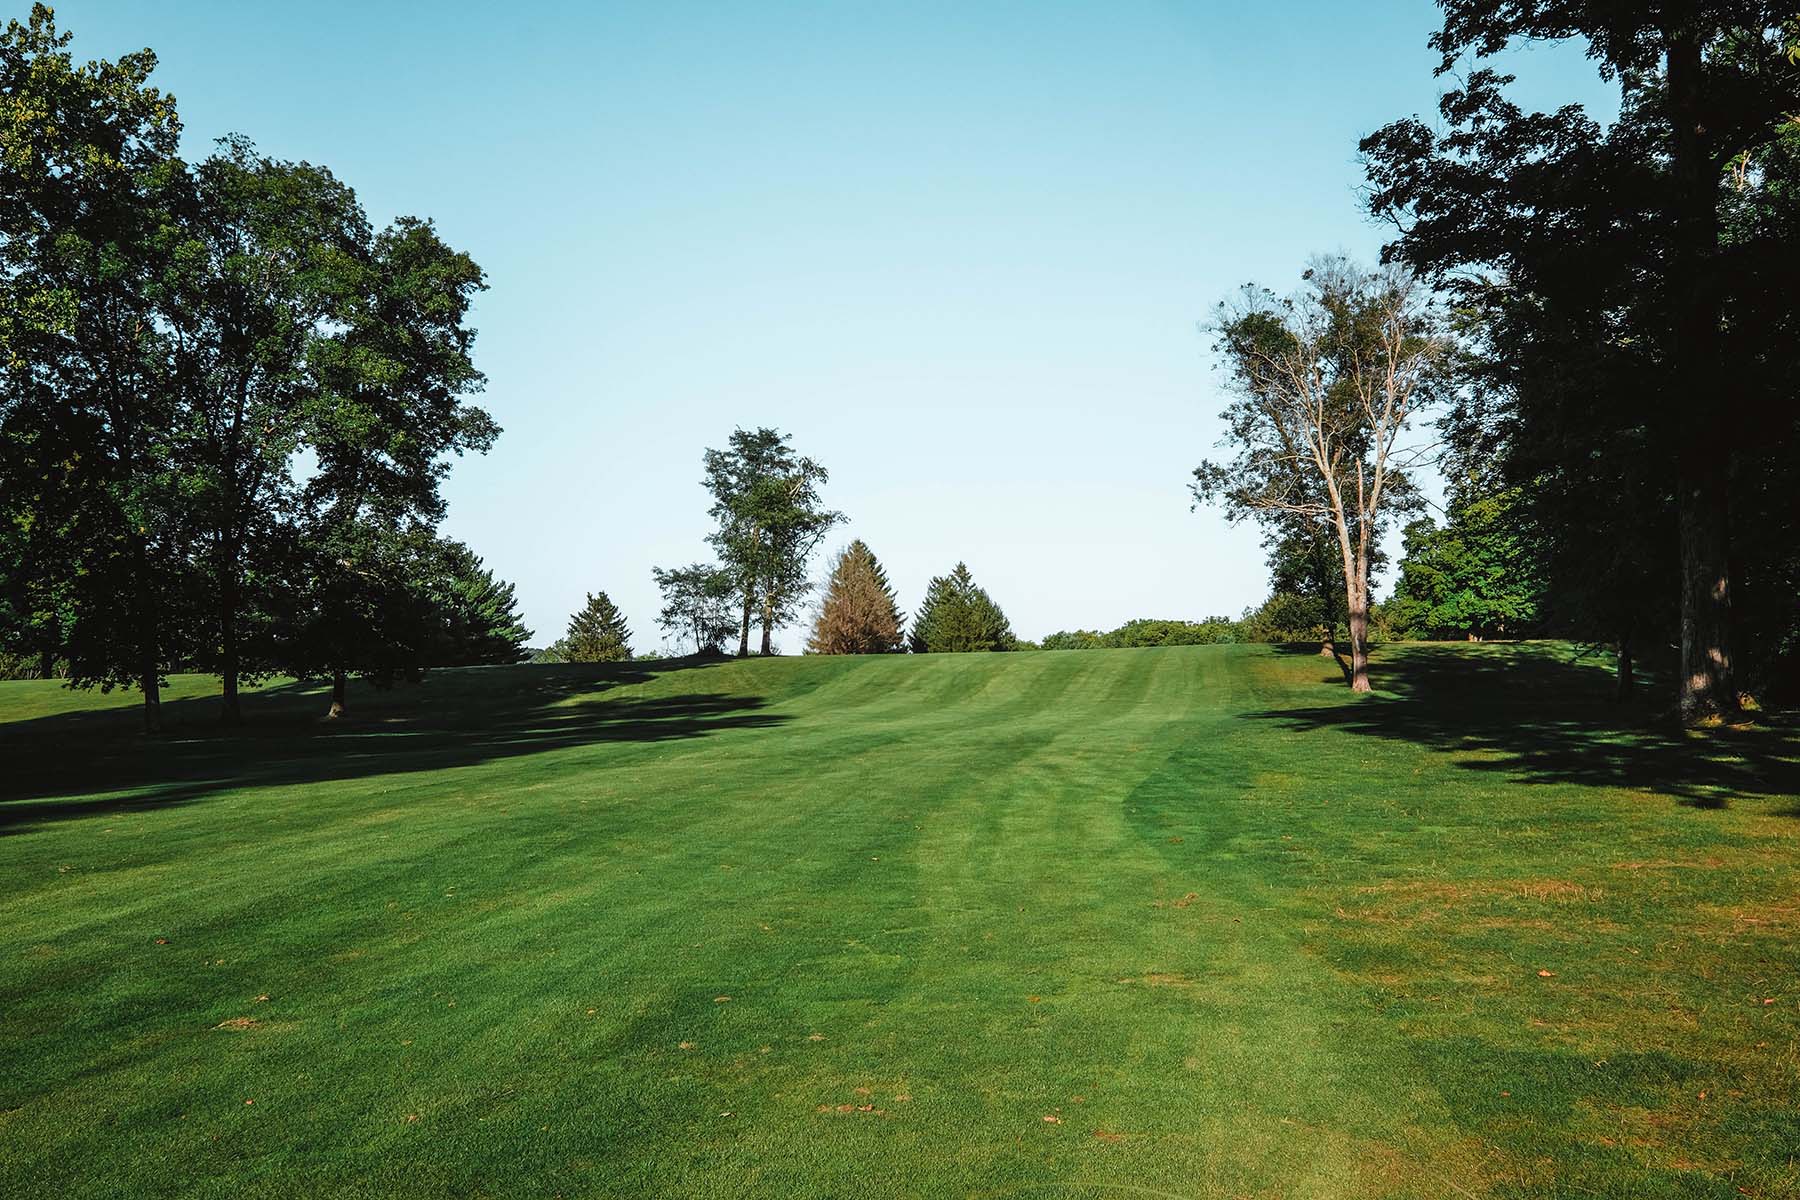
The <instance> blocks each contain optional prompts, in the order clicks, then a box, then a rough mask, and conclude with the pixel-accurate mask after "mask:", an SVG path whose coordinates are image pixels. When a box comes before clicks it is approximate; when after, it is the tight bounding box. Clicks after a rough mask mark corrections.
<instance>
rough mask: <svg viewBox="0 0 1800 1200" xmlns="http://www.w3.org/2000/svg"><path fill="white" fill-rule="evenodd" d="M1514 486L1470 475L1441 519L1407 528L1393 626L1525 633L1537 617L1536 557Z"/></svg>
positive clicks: (1419, 632) (1433, 634)
mask: <svg viewBox="0 0 1800 1200" xmlns="http://www.w3.org/2000/svg"><path fill="white" fill-rule="evenodd" d="M1518 504H1519V493H1518V491H1517V490H1516V489H1512V488H1500V489H1486V488H1483V487H1481V486H1479V484H1478V483H1477V482H1476V481H1468V482H1467V483H1465V484H1464V485H1463V486H1461V487H1459V488H1458V489H1457V491H1456V493H1455V494H1454V495H1453V496H1452V497H1451V500H1450V503H1449V505H1448V507H1447V509H1446V511H1445V520H1444V524H1443V525H1442V526H1439V525H1438V524H1436V523H1435V522H1434V521H1432V520H1431V518H1429V517H1422V518H1420V519H1419V520H1417V521H1414V522H1413V523H1412V524H1410V525H1408V526H1407V527H1406V540H1405V554H1404V556H1403V557H1402V558H1401V561H1400V578H1399V581H1398V582H1397V583H1396V584H1395V587H1394V595H1393V598H1392V599H1391V600H1389V601H1388V602H1387V603H1386V604H1385V605H1384V607H1383V611H1384V612H1385V613H1386V614H1387V617H1388V621H1389V623H1390V625H1392V626H1394V627H1395V628H1396V629H1397V630H1399V631H1400V632H1402V633H1403V634H1406V635H1411V636H1421V637H1429V638H1444V637H1466V638H1469V639H1471V640H1481V639H1484V638H1490V637H1506V636H1512V637H1519V636H1521V634H1522V633H1524V632H1525V631H1526V630H1527V629H1529V628H1530V627H1531V626H1532V625H1533V623H1534V622H1535V621H1536V620H1537V616H1538V599H1539V596H1540V594H1541V591H1542V585H1541V582H1540V581H1539V579H1538V576H1537V569H1538V560H1537V557H1536V555H1535V553H1534V550H1535V548H1534V547H1533V546H1532V545H1531V543H1530V541H1529V540H1528V533H1527V531H1526V530H1525V529H1524V528H1522V527H1521V526H1520V524H1519V522H1518V521H1517V520H1516V516H1517V509H1518Z"/></svg>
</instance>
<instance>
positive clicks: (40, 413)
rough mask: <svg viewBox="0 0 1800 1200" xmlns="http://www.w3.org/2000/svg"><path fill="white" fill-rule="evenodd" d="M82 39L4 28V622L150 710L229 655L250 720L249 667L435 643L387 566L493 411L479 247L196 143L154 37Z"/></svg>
mask: <svg viewBox="0 0 1800 1200" xmlns="http://www.w3.org/2000/svg"><path fill="white" fill-rule="evenodd" d="M68 40H69V39H68V35H67V34H64V33H60V32H59V31H57V29H56V28H55V24H54V20H53V19H52V17H51V15H50V12H49V10H47V9H45V8H43V7H42V6H38V7H35V8H34V9H33V11H32V14H31V16H30V18H29V21H28V22H26V23H21V22H17V21H14V22H10V23H9V24H8V25H7V27H6V30H5V32H4V35H0V84H3V91H4V94H5V96H6V97H7V104H6V105H5V106H4V107H3V109H0V568H3V569H4V574H5V579H6V582H5V584H4V586H0V646H4V647H6V648H9V649H12V650H14V651H15V652H35V653H37V654H39V655H44V656H49V657H59V658H63V659H66V661H67V662H68V664H69V672H70V676H71V680H72V682H74V683H76V684H79V685H92V684H98V685H100V686H101V687H103V688H105V687H111V686H113V685H115V684H120V683H127V682H129V683H135V684H136V685H137V686H139V687H140V688H142V689H143V691H144V698H145V720H146V724H147V726H149V727H152V728H154V727H155V725H156V722H157V719H158V718H157V692H158V689H159V681H160V678H161V676H162V674H163V672H165V671H166V670H167V669H168V668H169V667H170V666H171V665H173V664H177V663H179V664H183V665H198V666H201V667H207V668H212V669H216V670H217V671H218V672H219V674H220V675H221V678H222V691H223V698H224V716H225V718H226V719H227V720H228V721H229V720H235V719H236V716H237V711H238V701H237V693H238V689H239V684H240V681H241V680H246V679H255V678H257V677H260V676H262V675H265V674H268V673H270V672H272V671H277V670H287V671H295V670H309V669H313V668H315V667H316V666H318V665H319V664H320V663H323V662H325V661H326V660H330V664H329V665H330V667H331V670H332V671H333V672H334V673H337V674H341V673H342V672H343V671H344V670H348V669H355V670H358V671H365V672H374V673H376V674H385V673H387V672H389V671H391V670H392V669H394V664H395V663H397V662H405V661H414V660H417V659H418V658H419V657H420V655H421V654H427V653H428V652H427V651H425V650H423V649H422V647H423V646H424V645H425V640H424V632H425V626H426V624H428V623H429V622H428V621H426V620H425V619H423V618H419V619H414V618H415V617H418V614H419V611H420V609H419V606H418V604H416V603H414V601H420V599H421V597H420V594H419V593H418V589H417V588H416V587H414V586H413V583H411V582H408V581H406V580H403V579H401V578H399V577H398V576H391V577H390V572H389V571H388V565H391V564H394V563H398V562H401V561H403V560H405V559H407V558H408V556H414V557H416V556H418V555H421V554H425V553H426V552H427V549H428V547H429V545H430V543H431V537H432V530H433V529H434V528H435V526H436V524H437V523H438V522H439V521H440V520H441V519H442V516H443V502H442V500H441V498H440V496H439V494H438V488H439V484H440V483H441V481H442V479H443V477H444V474H445V472H446V471H447V470H448V463H449V460H450V458H451V457H453V456H454V455H457V454H460V453H463V452H465V451H469V450H474V451H482V450H485V449H486V448H487V447H488V446H489V445H490V444H491V443H492V441H493V439H494V436H495V434H496V433H497V429H496V428H495V426H494V425H493V422H492V421H491V420H490V419H489V418H488V416H487V414H486V413H484V412H483V411H482V410H481V409H479V408H477V407H475V406H474V405H473V404H471V403H469V402H468V401H467V397H468V396H469V395H470V394H471V393H473V392H475V391H478V390H479V387H480V384H481V376H480V374H479V373H478V372H477V371H476V370H475V369H474V366H473V365H472V363H471V361H470V357H469V355H470V350H471V347H472V343H473V337H474V334H473V331H472V330H470V329H469V328H468V326H467V322H466V318H467V314H468V307H469V303H470V301H471V299H472V297H473V295H474V293H475V292H476V291H478V290H479V289H480V288H481V287H482V277H481V272H480V269H479V268H478V267H476V265H475V264H474V263H473V262H472V261H470V260H469V258H468V257H467V256H466V255H463V254H461V253H460V252H457V251H455V250H453V249H451V248H450V247H448V246H447V245H445V244H444V243H443V242H442V240H441V239H439V238H438V236H437V235H436V232H435V231H434V230H433V229H432V227H431V225H430V224H429V222H425V221H421V220H418V219H416V218H411V217H402V218H400V219H398V220H397V221H395V222H394V223H392V224H391V225H390V226H388V227H387V228H386V229H383V230H381V231H379V232H377V231H375V230H373V229H372V228H371V227H370V224H369V222H368V219H367V217H366V215H365V214H364V212H363V210H362V207H361V205H360V204H359V203H358V201H357V200H356V197H355V195H354V193H352V192H351V190H350V189H349V188H348V187H347V186H345V185H344V184H342V183H341V182H339V181H338V180H337V179H335V178H334V177H333V176H332V175H331V173H330V172H329V171H326V170H325V169H323V168H321V167H316V166H313V165H310V164H306V163H291V162H280V161H276V160H273V159H269V158H266V157H263V156H260V155H258V154H257V153H256V151H255V150H254V148H253V147H252V146H251V144H250V143H249V142H248V141H247V140H246V139H243V138H228V139H224V140H223V141H222V142H221V143H220V144H219V148H218V150H217V151H216V152H215V153H214V154H212V155H210V156H208V157H207V158H205V159H203V160H201V161H198V162H195V163H191V164H190V163H188V162H186V161H184V160H182V159H181V158H180V157H179V156H178V155H177V153H176V142H177V137H178V134H179V132H180V127H179V123H178V121H177V118H176V114H175V107H174V102H173V100H172V99H171V98H170V97H168V96H166V95H163V94H162V93H160V92H158V91H157V90H156V89H154V88H152V87H150V86H149V84H148V78H149V75H150V73H151V70H152V68H153V67H154V65H155V61H156V60H155V56H154V55H153V54H151V53H149V52H148V51H144V52H142V53H139V54H132V55H125V56H123V57H121V58H120V59H118V60H117V61H116V62H110V63H109V62H98V63H89V64H86V65H85V66H76V65H75V64H74V62H73V60H72V59H71V57H70V55H69V54H68V51H67V49H66V47H67V44H68ZM302 461H305V462H306V463H307V464H308V465H309V466H311V467H312V468H313V472H312V474H311V476H310V477H308V478H307V479H306V480H305V481H304V482H302V481H301V480H300V479H299V478H297V476H296V464H298V463H300V462H302ZM419 561H423V560H422V559H420V560H419ZM345 564H351V565H348V566H346V565H345ZM377 580H380V581H381V582H379V583H377V582H376V581H377ZM401 596H405V597H407V598H408V599H407V602H406V603H402V602H401V601H400V599H399V597H401ZM383 597H386V599H383ZM403 612H404V613H407V614H411V615H409V616H406V617H405V618H404V619H402V617H401V616H400V614H401V613H403ZM332 620H342V621H346V622H352V624H349V625H346V626H345V627H343V628H340V629H336V630H328V629H326V628H325V626H324V624H323V623H324V622H328V621H332ZM382 637H392V638H394V639H398V640H394V641H389V642H383V641H381V640H380V639H381V638H382ZM346 656H349V657H351V658H354V659H355V660H356V661H355V663H354V664H351V663H349V662H347V661H346ZM290 659H291V661H287V660H290Z"/></svg>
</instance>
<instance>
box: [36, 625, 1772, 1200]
mask: <svg viewBox="0 0 1800 1200" xmlns="http://www.w3.org/2000/svg"><path fill="white" fill-rule="evenodd" d="M1570 659H1571V655H1570V654H1569V652H1568V651H1566V650H1564V649H1561V648H1558V647H1554V646H1520V647H1514V646H1484V647H1470V648H1461V647H1456V648H1450V647H1428V646H1417V647H1394V648H1390V649H1389V650H1387V651H1385V652H1384V653H1383V654H1382V655H1381V656H1380V657H1379V658H1378V660H1377V672H1378V675H1377V678H1378V684H1379V686H1382V687H1384V688H1386V689H1387V691H1386V692H1384V693H1383V694H1380V695H1377V696H1375V697H1373V698H1369V699H1365V700H1362V701H1357V700H1354V699H1353V698H1352V697H1350V696H1349V695H1348V693H1347V692H1346V691H1345V690H1344V689H1343V688H1342V687H1341V686H1332V685H1330V684H1329V683H1328V682H1327V680H1328V678H1333V677H1335V676H1336V672H1335V670H1334V669H1332V668H1331V667H1329V665H1328V664H1322V663H1321V662H1320V661H1319V660H1318V659H1316V658H1314V657H1311V656H1308V655H1305V654H1296V653H1283V652H1282V651H1280V650H1278V649H1272V648H1266V647H1187V648H1176V649H1166V650H1119V651H1092V652H1083V653H1037V654H1019V655H969V656H932V657H928V658H873V659H778V660H766V661H750V662H742V663H739V662H727V663H720V664H716V665H703V666H692V665H690V666H682V667H662V666H659V665H657V664H644V665H633V666H627V667H618V668H610V669H609V668H584V667H520V668H489V669H477V670H467V671H445V672H439V673H436V674H434V675H433V676H432V677H431V678H430V679H429V680H428V681H427V682H426V683H425V684H424V685H422V686H420V687H416V688H410V689H403V690H400V691H397V692H394V693H391V694H385V695H383V694H376V693H370V692H362V691H357V692H354V693H353V697H352V699H353V703H354V705H355V713H356V715H355V718H354V719H353V720H352V721H350V722H344V723H339V724H336V725H327V724H323V723H320V722H318V721H317V720H316V719H315V718H316V716H317V714H318V713H319V712H320V711H321V710H322V709H323V707H324V697H323V696H322V695H321V694H320V693H319V692H318V691H317V690H316V689H306V688H300V687H296V686H293V685H289V686H285V687H272V688H270V689H267V690H265V691H264V692H262V693H260V694H258V695H256V696H254V697H252V698H251V700H250V702H249V704H248V705H247V708H248V711H249V714H250V717H251V721H252V725H251V728H250V730H249V732H247V733H243V734H238V735H230V736H227V735H222V734H219V733H217V732H215V731H214V730H213V729H212V728H211V726H210V724H209V722H210V716H211V704H210V701H209V700H206V699H203V698H202V697H203V696H204V695H205V694H206V693H207V692H208V691H209V690H210V687H211V685H210V683H209V682H208V681H205V680H200V679H178V680H176V681H174V683H173V686H172V693H173V695H174V696H175V697H176V699H175V700H174V701H173V702H172V703H171V704H170V705H169V706H168V711H169V717H170V719H171V721H172V722H173V724H174V726H175V728H174V731H173V732H172V733H171V734H170V735H168V736H167V737H165V738H164V739H162V740H159V741H154V742H146V741H145V740H143V739H141V738H139V737H137V736H135V735H134V734H133V733H132V732H131V730H132V727H133V723H134V721H135V716H136V714H135V711H134V710H133V708H132V707H131V706H132V701H133V699H134V697H132V696H130V695H115V696H111V697H100V696H95V695H83V694H72V693H69V692H66V691H62V690H59V689H57V688H56V687H55V686H54V685H50V684H43V683H4V684H0V722H4V723H0V761H3V762H4V763H5V764H6V766H7V771H6V772H5V773H4V777H3V778H0V1194H4V1195H8V1196H13V1195H17V1196H28V1195H29V1196H40V1195H41V1196H49V1195H70V1196H82V1197H104V1196H120V1197H124V1196H131V1197H148V1196H176V1195H180V1196H221V1197H222V1196H231V1197H246V1196H268V1197H293V1196H301V1195H333V1196H492V1197H511V1196H532V1197H539V1196H542V1197H549V1196H569V1197H573V1196H633V1195H636V1196H676V1195H679V1196H717V1197H739V1196H781V1197H790V1196H849V1195H953V1194H954V1195H974V1196H986V1197H997V1196H1021V1197H1051V1196H1069V1197H1107V1196H1112V1197H1126V1196H1138V1197H1147V1196H1179V1197H1236V1196H1257V1197H1283V1198H1288V1200H1297V1198H1304V1197H1378V1196H1379V1197H1388V1196H1416V1197H1433V1198H1439V1197H1456V1196H1478V1197H1487V1196H1517V1197H1525V1196H1549V1195H1556V1196H1609V1197H1610V1196H1616V1197H1654V1196H1684V1197H1700V1196H1718V1197H1733V1198H1735V1197H1740V1196H1746V1195H1747V1196H1752V1197H1791V1196H1796V1195H1800V1166H1797V1165H1796V1156H1797V1155H1800V979H1797V978H1796V968H1797V965H1800V853H1797V852H1796V851H1797V845H1796V843H1797V841H1800V799H1797V798H1796V793H1797V792H1800V736H1797V735H1796V733H1795V731H1794V729H1793V728H1792V727H1791V726H1788V725H1784V724H1782V723H1781V721H1780V720H1771V721H1769V722H1768V723H1766V724H1765V725H1764V726H1762V727H1761V728H1757V729H1752V730H1743V731H1724V732H1720V733H1716V734H1712V735H1708V736H1705V737H1693V736H1683V735H1680V734H1676V733H1673V732H1663V731H1661V730H1660V729H1659V728H1658V727H1655V726H1650V725H1645V724H1643V723H1641V722H1640V721H1639V720H1638V719H1637V718H1636V717H1635V716H1632V715H1631V714H1624V715H1621V714H1620V713H1618V712H1617V711H1616V710H1614V709H1613V708H1611V707H1610V706H1609V705H1608V704H1607V703H1606V700H1605V697H1606V695H1607V691H1608V680H1607V678H1606V676H1605V673H1604V671H1602V670H1601V669H1599V668H1598V667H1596V666H1593V665H1582V664H1578V663H1574V662H1571V661H1570ZM182 697H187V699H182Z"/></svg>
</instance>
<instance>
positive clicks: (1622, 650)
mask: <svg viewBox="0 0 1800 1200" xmlns="http://www.w3.org/2000/svg"><path fill="white" fill-rule="evenodd" d="M1635 670H1636V668H1635V664H1634V663H1633V662H1632V660H1631V639H1630V637H1621V638H1620V639H1619V689H1618V691H1617V692H1616V693H1615V694H1614V696H1613V699H1614V700H1615V701H1616V702H1617V703H1619V704H1623V703H1625V701H1627V700H1629V699H1631V689H1632V684H1633V683H1634V682H1635V680H1634V675H1635Z"/></svg>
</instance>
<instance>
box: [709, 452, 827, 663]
mask: <svg viewBox="0 0 1800 1200" xmlns="http://www.w3.org/2000/svg"><path fill="white" fill-rule="evenodd" d="M789 440H790V439H789V437H788V435H786V434H784V433H781V432H779V431H778V430H775V429H769V428H759V429H755V430H745V429H737V430H733V431H732V434H731V439H730V443H729V445H728V448H727V449H725V450H708V451H707V452H706V456H705V465H706V474H705V478H704V479H703V480H702V481H701V482H702V484H703V485H704V486H705V487H706V489H707V491H708V492H709V493H710V494H711V495H712V497H713V504H712V508H711V510H710V514H711V516H712V517H713V519H714V521H716V522H717V528H716V529H715V530H714V532H713V533H712V535H711V536H710V537H709V539H708V540H709V541H711V543H712V544H713V546H714V548H715V549H717V550H718V552H719V559H720V561H721V562H722V563H723V564H724V565H725V568H726V569H727V570H728V571H730V572H731V573H732V576H733V577H734V578H735V580H736V581H737V589H738V595H739V597H740V599H741V608H740V623H739V629H738V653H739V654H740V655H745V654H748V653H750V623H751V619H752V617H753V616H760V618H761V621H762V653H764V654H769V653H772V652H773V638H774V632H775V629H776V627H777V626H780V625H782V624H785V623H786V622H788V621H790V620H792V619H793V618H794V616H795V615H797V613H798V606H799V604H800V601H801V600H802V599H803V598H804V597H805V595H806V592H807V591H808V590H809V588H810V584H809V582H808V580H807V564H808V563H809V562H810V561H811V558H812V554H813V551H814V550H816V549H817V548H818V546H819V543H820V542H821V541H822V540H823V539H824V537H825V535H826V534H827V533H828V532H830V530H831V528H832V527H833V526H834V525H836V524H838V523H839V522H840V521H842V520H843V519H844V517H843V514H842V513H838V512H833V511H831V510H829V509H826V508H825V507H823V502H822V500H821V498H820V495H819V489H820V488H821V487H822V486H823V485H824V484H825V482H826V480H827V479H828V478H829V475H828V473H827V472H826V470H825V468H824V467H822V466H820V465H819V464H818V463H817V462H814V461H813V460H812V459H810V458H804V457H801V456H799V455H796V454H795V453H794V451H793V448H792V447H791V446H790V445H789V444H788V443H789Z"/></svg>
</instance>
